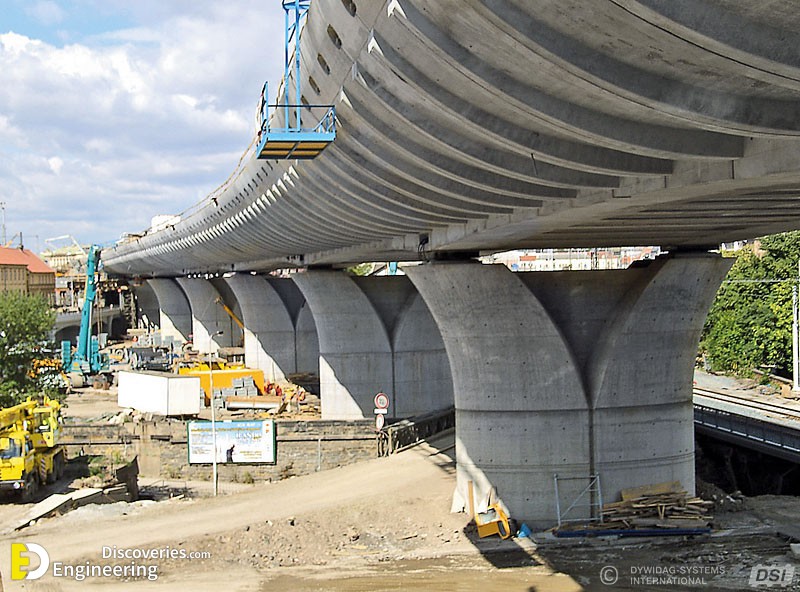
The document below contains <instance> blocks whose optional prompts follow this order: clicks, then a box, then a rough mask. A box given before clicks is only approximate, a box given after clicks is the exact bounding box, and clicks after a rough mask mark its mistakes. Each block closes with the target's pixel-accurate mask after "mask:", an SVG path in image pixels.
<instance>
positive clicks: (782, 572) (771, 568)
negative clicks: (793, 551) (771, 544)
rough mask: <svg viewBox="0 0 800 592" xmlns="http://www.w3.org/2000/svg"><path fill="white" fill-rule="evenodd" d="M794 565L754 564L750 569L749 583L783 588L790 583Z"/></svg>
mask: <svg viewBox="0 0 800 592" xmlns="http://www.w3.org/2000/svg"><path fill="white" fill-rule="evenodd" d="M793 580H794V566H793V565H789V564H788V563H787V564H786V565H756V566H755V567H754V568H753V569H752V570H750V585H751V586H756V587H758V586H764V587H767V588H771V587H772V586H776V587H778V588H785V587H787V586H791V585H792V581H793Z"/></svg>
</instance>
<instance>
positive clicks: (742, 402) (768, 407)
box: [694, 387, 800, 421]
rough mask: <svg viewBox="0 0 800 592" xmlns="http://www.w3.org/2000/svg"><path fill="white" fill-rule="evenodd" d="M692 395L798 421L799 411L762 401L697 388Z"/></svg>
mask: <svg viewBox="0 0 800 592" xmlns="http://www.w3.org/2000/svg"><path fill="white" fill-rule="evenodd" d="M694 394H695V395H698V396H701V397H706V398H707V399H713V400H715V401H720V402H725V403H730V404H732V405H738V406H740V407H747V408H750V409H756V410H758V411H764V412H767V413H773V414H776V415H780V416H783V417H784V418H789V419H796V420H798V421H800V409H796V410H795V409H790V408H787V407H784V406H782V405H775V404H773V403H766V402H763V401H753V400H751V399H744V398H742V397H736V396H733V395H726V394H724V393H720V392H718V391H713V390H709V389H704V388H698V387H695V388H694Z"/></svg>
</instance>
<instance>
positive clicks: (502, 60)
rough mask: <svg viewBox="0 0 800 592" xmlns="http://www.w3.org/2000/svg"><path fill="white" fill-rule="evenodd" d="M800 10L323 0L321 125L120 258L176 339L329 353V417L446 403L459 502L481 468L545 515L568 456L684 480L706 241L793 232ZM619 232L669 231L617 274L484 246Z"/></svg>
mask: <svg viewBox="0 0 800 592" xmlns="http://www.w3.org/2000/svg"><path fill="white" fill-rule="evenodd" d="M798 25H800V13H798V12H797V11H796V9H795V5H794V3H793V2H790V1H789V0H774V1H772V2H770V3H768V4H766V5H765V4H764V3H761V2H758V3H757V2H753V1H752V0H750V1H747V2H734V1H733V0H691V1H689V0H675V1H674V2H657V1H655V0H639V1H634V0H607V1H601V0H595V1H587V2H570V3H564V2H549V1H545V0H349V1H347V2H342V1H341V0H315V2H314V3H313V5H312V8H311V10H310V13H309V20H308V24H307V25H306V28H305V31H304V33H303V35H302V38H301V43H300V45H301V52H302V55H303V64H304V65H303V69H302V72H301V77H302V80H300V84H301V88H302V93H303V95H304V97H305V98H306V100H307V101H308V102H309V103H312V104H325V103H335V105H336V110H337V111H336V112H337V116H338V119H339V127H338V132H337V134H338V136H337V139H336V141H335V142H334V143H333V145H332V146H330V147H328V148H327V149H326V150H325V151H324V152H323V154H322V155H321V156H320V157H318V158H317V159H315V160H313V161H303V162H274V161H260V160H254V159H249V160H248V159H246V160H245V161H243V166H242V168H241V170H239V171H237V172H236V173H235V174H234V175H233V177H232V181H231V182H230V183H229V184H228V185H227V186H226V187H225V188H224V189H223V190H221V191H220V192H218V193H216V194H215V195H214V196H213V197H212V198H209V199H207V200H205V201H204V202H202V203H201V204H199V205H198V206H197V207H195V208H194V209H192V210H191V212H190V213H189V214H187V215H185V216H184V217H183V218H182V219H181V220H180V221H176V222H175V224H174V225H169V226H167V227H166V228H164V229H163V230H160V231H158V232H152V233H148V234H147V235H145V236H143V237H141V238H139V239H135V240H133V241H131V242H127V243H125V244H121V245H119V246H117V247H116V248H114V249H110V250H106V251H104V253H103V261H104V263H105V269H106V271H108V272H114V273H117V274H121V275H123V276H144V277H150V278H156V279H150V280H149V281H147V282H144V283H143V284H142V285H141V287H140V288H139V289H138V291H137V299H138V305H139V309H140V313H142V316H143V318H144V317H146V318H147V319H148V322H149V323H151V324H153V325H155V326H158V327H160V329H161V331H162V335H168V336H170V337H172V338H173V340H175V341H176V342H182V341H185V340H187V339H190V338H191V339H193V340H194V343H195V345H196V346H197V347H198V349H201V350H203V351H215V350H216V349H218V348H219V347H225V346H229V345H232V342H233V341H234V340H236V341H239V340H241V341H243V342H244V344H245V352H246V353H245V358H246V361H247V363H248V364H250V365H253V366H255V367H258V368H262V369H263V370H264V371H265V373H266V374H267V375H268V376H270V377H273V378H275V379H281V378H282V377H285V376H286V375H287V374H291V373H297V372H315V373H318V374H319V376H320V391H321V399H322V413H323V417H325V418H336V419H361V418H364V417H367V416H371V415H372V410H373V398H374V397H375V394H376V393H377V392H385V393H387V394H389V395H390V397H391V399H392V410H393V413H394V415H395V416H397V417H404V416H409V415H413V414H417V413H423V412H426V411H433V410H436V409H443V408H447V407H449V406H451V405H453V403H455V409H456V430H457V434H456V457H457V465H458V468H457V481H458V495H457V496H456V502H458V498H459V497H461V499H462V501H463V499H465V492H466V484H467V483H468V482H473V483H474V484H475V487H476V491H477V493H478V494H479V496H483V495H486V494H487V493H488V492H489V491H490V490H491V488H495V489H496V490H497V492H498V493H499V495H500V496H501V498H502V499H503V501H504V503H506V504H507V506H508V507H509V508H510V509H511V511H512V513H513V515H515V516H516V517H517V518H521V519H524V520H526V521H528V522H529V524H544V523H547V522H548V521H549V520H550V519H551V518H552V516H553V511H554V507H555V503H556V500H555V499H554V492H553V490H552V479H553V474H554V473H556V472H557V473H558V474H559V475H565V476H571V477H578V478H588V476H589V475H595V474H601V475H602V481H603V484H604V485H603V488H604V496H605V495H608V496H610V497H611V498H613V497H614V496H615V494H616V493H617V492H619V491H620V490H621V489H623V488H627V487H633V486H638V485H647V484H649V483H658V482H666V481H681V483H682V484H683V486H684V487H685V488H686V489H687V490H689V491H692V490H693V489H694V480H695V470H694V464H695V463H694V460H695V459H694V413H693V407H692V392H691V386H690V385H691V377H692V371H693V365H694V360H695V357H696V352H697V344H698V340H699V338H700V334H701V331H702V327H703V323H704V320H705V316H706V311H707V310H708V307H709V306H710V304H711V302H712V300H713V298H714V294H715V293H716V291H717V289H718V287H719V285H720V283H721V282H722V280H723V278H724V277H725V274H726V273H727V271H728V269H729V268H730V265H731V264H732V260H731V259H723V258H721V257H719V256H717V255H712V254H708V253H702V252H699V251H706V250H708V248H709V247H716V246H717V245H718V244H719V243H720V242H721V241H728V240H734V239H744V238H751V237H754V236H759V235H762V234H767V233H770V232H778V231H784V230H790V229H794V228H800V207H798V204H800V200H798V197H800V100H798V99H800V43H797V41H798V40H800V35H799V34H798V33H797V31H798V30H800V27H798ZM243 26H244V25H243ZM288 82H289V85H288V86H290V87H291V86H294V84H293V81H288ZM282 117H283V111H279V112H278V113H277V115H275V118H274V122H273V123H274V124H275V125H276V127H281V126H282V125H283V124H284V123H286V122H283V121H282V120H281V118H282ZM306 117H307V115H306ZM606 245H607V246H625V245H658V246H661V247H664V248H667V249H669V250H670V251H671V252H670V254H669V256H665V257H659V258H658V259H657V260H655V261H649V262H646V263H643V264H641V265H638V266H635V267H632V268H631V269H628V270H625V271H613V272H611V271H608V272H606V271H604V272H567V273H552V274H547V273H544V274H537V273H530V274H527V273H516V274H515V273H511V272H510V271H509V270H508V269H506V268H504V267H502V266H497V265H479V264H477V263H476V262H474V261H470V259H471V258H472V257H473V256H474V255H475V254H477V253H479V252H481V251H494V250H503V249H509V248H523V247H582V246H589V247H600V246H606ZM672 251H675V252H672ZM417 259H421V260H425V261H430V262H429V263H428V264H427V265H420V266H413V267H409V268H407V273H408V276H407V277H388V278H353V277H350V276H348V275H346V274H345V273H342V272H337V271H333V270H330V269H308V270H307V272H306V273H298V274H294V275H293V277H292V279H278V278H275V277H272V276H267V275H258V274H255V273H252V272H264V271H269V270H273V269H277V268H285V267H301V268H302V267H305V268H308V267H312V266H315V265H316V266H319V267H324V266H333V267H336V266H341V265H345V264H348V263H358V262H362V261H376V260H377V261H381V260H382V261H398V260H417ZM431 260H432V261H431ZM226 272H240V273H226ZM198 275H204V276H205V279H203V278H201V277H198ZM187 276H194V277H187ZM220 276H222V277H220ZM171 278H176V279H175V280H173V279H171ZM220 299H221V301H223V302H225V304H226V306H228V307H229V308H230V309H231V310H233V311H234V312H235V314H236V315H237V316H238V317H239V318H240V319H242V320H243V324H244V329H243V331H241V332H238V330H237V329H234V328H233V326H232V325H231V323H230V321H229V319H228V317H227V315H226V314H225V312H224V311H222V310H221V309H220V307H219V306H218V305H217V304H216V303H217V302H218V300H220ZM575 483H577V481H575ZM564 494H565V495H567V496H573V497H574V496H576V495H578V494H579V491H565V492H564ZM573 494H574V495H573Z"/></svg>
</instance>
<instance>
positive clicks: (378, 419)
mask: <svg viewBox="0 0 800 592" xmlns="http://www.w3.org/2000/svg"><path fill="white" fill-rule="evenodd" d="M384 418H385V416H384V415H376V416H375V429H376V430H378V431H380V430H382V429H383V426H384V424H385V423H386V420H385V419H384Z"/></svg>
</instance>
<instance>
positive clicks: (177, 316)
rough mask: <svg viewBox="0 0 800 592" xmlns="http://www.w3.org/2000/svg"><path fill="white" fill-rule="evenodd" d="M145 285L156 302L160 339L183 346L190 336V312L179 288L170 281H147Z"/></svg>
mask: <svg viewBox="0 0 800 592" xmlns="http://www.w3.org/2000/svg"><path fill="white" fill-rule="evenodd" d="M147 285H148V286H149V287H150V289H151V290H152V291H153V293H154V294H155V295H156V299H157V300H158V316H159V322H158V325H159V327H160V329H161V337H162V338H165V337H171V338H172V339H173V340H174V341H175V343H176V344H178V345H183V344H184V343H186V342H187V341H188V340H189V335H191V334H192V310H191V308H189V301H188V300H187V299H186V294H184V292H183V290H181V288H180V286H179V285H178V284H177V283H176V282H175V280H171V279H152V280H147Z"/></svg>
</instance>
